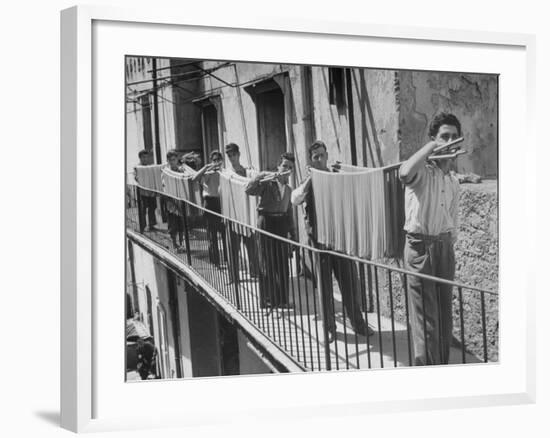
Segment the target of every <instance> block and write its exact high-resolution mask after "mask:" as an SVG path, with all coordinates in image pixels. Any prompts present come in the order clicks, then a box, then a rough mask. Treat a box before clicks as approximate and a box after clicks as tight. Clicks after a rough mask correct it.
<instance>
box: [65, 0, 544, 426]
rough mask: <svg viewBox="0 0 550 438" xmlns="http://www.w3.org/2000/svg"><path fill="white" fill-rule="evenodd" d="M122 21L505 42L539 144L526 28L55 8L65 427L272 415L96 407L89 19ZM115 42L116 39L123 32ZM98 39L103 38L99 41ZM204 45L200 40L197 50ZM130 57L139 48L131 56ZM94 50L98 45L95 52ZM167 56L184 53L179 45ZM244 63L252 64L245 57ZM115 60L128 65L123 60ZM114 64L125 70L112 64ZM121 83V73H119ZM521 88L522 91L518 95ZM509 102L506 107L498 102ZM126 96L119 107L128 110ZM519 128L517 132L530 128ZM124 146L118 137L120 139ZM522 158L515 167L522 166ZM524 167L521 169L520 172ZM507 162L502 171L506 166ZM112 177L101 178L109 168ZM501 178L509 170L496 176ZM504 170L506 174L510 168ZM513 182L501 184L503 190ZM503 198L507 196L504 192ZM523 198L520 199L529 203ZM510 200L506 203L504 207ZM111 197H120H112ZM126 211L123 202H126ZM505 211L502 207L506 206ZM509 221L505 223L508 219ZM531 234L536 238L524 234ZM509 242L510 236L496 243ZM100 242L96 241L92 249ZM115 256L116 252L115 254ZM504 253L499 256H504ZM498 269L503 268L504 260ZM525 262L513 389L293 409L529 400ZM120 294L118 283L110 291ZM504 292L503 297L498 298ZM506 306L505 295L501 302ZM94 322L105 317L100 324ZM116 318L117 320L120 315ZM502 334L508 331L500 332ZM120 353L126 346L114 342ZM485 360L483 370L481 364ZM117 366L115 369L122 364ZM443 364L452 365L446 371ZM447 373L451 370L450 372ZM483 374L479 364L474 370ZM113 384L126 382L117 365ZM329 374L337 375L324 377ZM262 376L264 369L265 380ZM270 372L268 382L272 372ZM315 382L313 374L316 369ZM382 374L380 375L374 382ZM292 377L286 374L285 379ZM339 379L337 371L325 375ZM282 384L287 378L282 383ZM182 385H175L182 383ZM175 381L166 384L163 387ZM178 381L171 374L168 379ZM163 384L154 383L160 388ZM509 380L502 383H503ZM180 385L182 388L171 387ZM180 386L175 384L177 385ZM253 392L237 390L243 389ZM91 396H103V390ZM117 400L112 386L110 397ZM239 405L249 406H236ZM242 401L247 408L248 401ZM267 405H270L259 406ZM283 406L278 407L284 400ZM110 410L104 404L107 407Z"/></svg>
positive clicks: (413, 40)
mask: <svg viewBox="0 0 550 438" xmlns="http://www.w3.org/2000/svg"><path fill="white" fill-rule="evenodd" d="M101 22H104V23H111V24H112V23H117V24H118V25H123V24H124V23H127V24H128V23H129V24H131V25H132V26H150V27H152V28H154V29H153V31H155V32H161V30H163V29H167V28H169V29H174V27H177V26H182V27H185V28H186V29H191V30H192V29H196V30H200V31H201V32H203V33H204V32H206V33H208V32H228V29H232V30H234V31H235V30H236V31H238V33H239V34H245V35H246V34H247V33H253V34H254V35H262V33H269V32H271V33H273V32H276V33H277V35H279V36H275V38H280V37H283V36H291V35H294V36H297V37H299V36H300V35H301V36H304V35H325V36H335V37H336V36H337V37H348V38H350V41H351V40H353V41H361V40H362V39H364V40H369V41H378V40H379V41H385V42H386V43H387V44H398V43H399V42H407V43H408V44H411V45H414V44H426V43H432V44H437V45H445V44H447V43H449V44H457V45H463V46H464V47H465V48H466V49H468V48H473V47H478V46H483V47H485V48H487V50H489V51H490V50H491V49H493V50H495V51H497V50H498V51H503V50H506V49H510V51H513V52H516V51H517V52H520V53H521V54H522V56H521V59H524V61H525V62H524V63H522V64H521V66H520V67H518V68H521V69H523V70H524V71H523V73H522V74H523V75H524V76H522V77H525V79H526V85H525V93H523V98H524V100H523V101H522V103H521V104H522V105H524V108H523V106H522V105H520V106H521V107H522V109H524V111H523V110H520V111H521V113H522V114H523V115H524V117H525V118H524V119H522V120H521V123H525V132H526V133H527V135H526V136H525V135H524V136H523V139H525V148H526V155H527V154H528V153H530V152H532V153H534V150H535V140H534V134H533V128H532V123H534V122H533V120H534V64H535V61H534V47H535V38H534V36H532V35H525V34H507V33H491V32H484V31H459V30H450V29H428V28H416V27H403V26H387V25H372V24H365V23H361V22H355V23H340V22H330V21H323V22H320V21H314V20H311V21H309V20H304V19H301V20H297V19H294V18H292V17H288V18H284V19H283V18H275V17H265V16H264V17H254V16H250V15H247V14H242V16H241V18H240V19H235V18H232V19H231V20H230V21H228V20H227V19H226V18H225V17H223V16H220V15H216V14H215V13H214V14H209V15H204V16H198V15H192V14H191V15H190V14H188V13H187V12H186V11H183V10H162V9H157V8H155V9H150V10H133V9H121V8H111V7H104V6H101V7H95V6H78V7H73V8H70V9H67V10H64V11H62V13H61V55H62V56H61V88H62V93H61V110H62V130H61V150H62V155H61V187H62V192H61V231H62V232H61V235H62V237H61V267H62V268H61V318H62V319H61V426H62V427H64V428H66V429H69V430H72V431H75V432H84V431H101V430H112V429H121V428H130V427H132V428H136V427H138V428H142V427H143V428H146V427H163V426H175V425H178V426H179V425H181V426H184V425H189V424H203V423H206V422H207V421H210V420H211V418H212V413H213V412H216V413H217V415H216V421H218V422H224V421H229V418H230V417H231V419H232V420H233V421H235V418H243V419H244V418H246V417H247V416H256V417H257V418H258V417H260V418H261V417H262V415H265V417H266V418H268V416H269V412H268V410H264V411H262V410H261V409H259V410H256V411H253V410H252V411H250V410H249V411H248V413H244V410H243V411H240V410H239V409H236V410H235V411H229V412H227V413H225V414H224V413H222V412H221V411H219V410H217V409H218V408H217V407H216V406H215V405H214V406H212V405H210V404H206V403H202V404H201V402H198V403H196V404H197V406H196V409H197V411H196V412H195V413H194V414H193V415H182V412H181V410H179V411H178V409H175V410H173V411H171V412H163V411H162V407H161V406H159V407H158V409H159V411H160V412H151V415H150V416H149V417H144V416H140V415H137V414H136V415H135V418H132V416H129V415H127V414H122V413H121V414H120V415H116V414H113V413H112V412H110V411H109V414H106V415H103V414H102V413H101V412H102V410H103V408H102V405H101V402H100V400H101V397H103V400H104V395H103V394H104V392H105V391H104V390H103V389H98V388H100V387H101V384H102V383H101V382H102V371H101V370H102V369H104V367H106V366H108V363H106V360H105V355H103V356H102V355H101V354H97V353H98V351H99V350H100V349H101V348H102V346H101V345H98V342H100V340H101V339H102V335H101V330H100V329H99V328H98V326H97V325H98V324H99V322H98V320H97V312H98V309H99V308H100V307H101V306H102V305H104V301H101V300H99V301H98V298H97V290H98V289H97V288H98V285H101V284H103V283H102V280H101V279H100V278H99V277H98V275H103V274H101V272H102V271H101V269H99V271H98V267H99V266H100V265H101V261H100V260H99V259H98V254H99V252H98V251H101V249H100V248H101V247H102V246H101V245H99V244H98V241H97V233H98V222H100V219H101V218H99V217H98V215H99V214H101V213H99V212H100V211H105V209H103V210H102V209H101V208H99V209H98V206H99V205H100V204H101V203H102V202H103V200H102V199H101V198H100V194H101V192H102V191H101V190H97V187H98V186H97V184H98V178H100V177H99V176H98V166H99V164H98V163H99V162H98V159H97V156H96V155H95V153H94V138H97V136H98V132H97V131H96V129H97V127H96V126H95V125H94V124H95V123H96V121H97V119H98V113H97V110H98V109H97V108H96V107H95V105H96V104H97V102H98V100H97V99H98V97H97V96H96V94H95V93H96V90H95V88H96V86H97V84H98V81H101V80H102V79H101V78H100V77H98V76H99V74H98V73H99V70H98V66H97V65H95V64H94V62H95V61H96V60H97V59H98V58H97V57H98V52H97V51H98V50H101V47H103V46H101V37H100V36H98V33H97V32H96V28H94V26H95V25H96V24H97V23H101ZM121 38H122V37H121ZM98 41H99V46H98V44H97V43H98ZM198 49H200V48H195V50H198ZM131 54H137V53H131ZM100 55H101V53H99V56H100ZM149 55H152V56H157V55H159V56H163V55H164V56H167V55H166V54H165V53H161V50H159V51H158V53H149ZM173 56H179V54H176V53H174V54H173ZM248 60H254V59H252V58H250V59H248ZM120 62H121V65H122V64H123V61H122V60H121V61H120ZM119 67H120V66H119ZM384 67H394V65H391V66H390V65H384ZM119 79H120V81H122V82H121V83H123V80H124V79H123V77H120V78H119ZM520 94H521V93H520ZM505 104H506V102H504V103H502V105H505ZM123 108H124V107H123V105H122V101H121V104H120V107H119V108H118V109H119V110H120V112H121V118H123V116H122V115H123ZM525 132H524V134H525ZM120 147H121V148H124V145H123V144H120ZM520 164H521V163H520ZM519 168H520V171H521V172H524V173H525V178H524V179H525V181H524V182H523V183H522V185H521V187H519V188H518V189H517V190H518V193H519V195H520V196H522V195H525V196H526V197H527V199H529V196H532V199H533V200H534V187H535V180H536V175H535V173H534V171H532V172H531V173H529V174H527V171H526V168H523V167H522V166H519ZM521 169H522V170H521ZM504 170H505V167H504ZM106 175H107V176H106ZM501 175H502V178H504V180H503V181H504V182H505V181H506V180H505V178H506V174H505V173H502V174H501ZM508 177H509V176H508ZM101 178H102V179H105V178H111V179H115V180H116V179H117V178H118V176H113V175H110V176H109V173H108V172H107V173H106V174H103V173H102V176H101ZM508 188H509V185H508V184H506V183H503V184H501V190H503V191H504V190H508ZM504 196H506V195H504ZM526 202H527V200H526ZM505 204H506V203H505ZM115 205H116V204H115ZM121 208H122V207H121ZM502 213H504V214H506V211H504V212H503V211H502V210H501V214H502ZM516 214H517V215H520V216H521V215H522V214H523V215H525V214H526V213H525V212H521V211H519V212H516ZM524 219H525V217H517V218H516V219H515V220H517V221H521V220H524ZM527 222H528V223H533V224H534V219H533V218H531V219H529V218H527ZM512 225H513V224H510V226H512ZM510 226H507V227H503V229H502V231H501V238H503V239H506V234H505V233H506V230H507V229H509V228H510ZM529 239H534V236H531V237H530V238H529ZM529 239H526V242H525V243H524V244H525V246H526V247H529V245H531V244H532V241H530V240H529ZM503 242H504V243H506V240H504V241H503ZM98 248H99V249H98ZM504 248H506V251H511V249H510V246H508V245H504ZM120 257H121V258H123V255H122V253H121V254H120ZM504 261H505V260H503V262H504ZM501 269H502V268H501ZM531 269H533V268H532V267H530V266H528V264H527V263H525V264H521V265H520V266H519V268H518V269H517V272H516V274H515V275H516V276H517V281H518V282H519V283H518V284H520V285H521V286H522V287H521V291H522V294H521V295H519V297H517V299H518V302H519V309H520V310H525V312H521V315H520V316H519V318H520V323H519V324H517V330H518V331H519V332H520V333H518V336H519V337H521V339H523V342H524V345H525V349H520V350H518V353H517V354H518V355H520V356H521V361H520V362H521V364H520V365H519V367H518V368H517V369H516V371H514V373H517V375H516V374H514V376H515V377H514V378H515V380H514V383H515V386H514V387H513V388H512V387H510V388H504V387H503V389H502V391H500V390H498V388H496V387H495V389H494V391H492V392H484V393H481V394H479V393H478V394H474V393H464V394H463V395H461V396H457V395H456V393H455V394H451V393H449V394H448V395H447V394H445V391H443V392H442V393H440V394H439V395H438V396H435V395H434V396H431V397H425V398H418V397H415V396H414V395H410V394H408V395H406V396H403V397H402V398H399V397H393V396H392V397H389V398H386V399H384V398H382V397H379V398H378V399H376V400H374V399H370V400H367V399H361V398H360V397H357V398H354V399H350V400H349V402H347V403H341V402H339V401H334V400H332V401H330V400H328V399H327V398H326V397H325V399H322V400H319V399H317V402H316V403H313V402H311V401H309V402H308V401H306V400H302V401H301V403H300V404H299V406H297V405H296V406H292V412H293V416H294V417H303V418H305V417H311V416H312V415H328V414H329V413H330V414H331V415H340V414H342V413H343V412H344V411H345V412H346V413H347V414H348V415H349V414H350V413H352V414H354V415H362V414H363V413H365V412H388V411H401V410H411V409H440V408H456V407H475V406H488V405H503V404H519V403H532V402H534V399H535V370H534V366H535V365H534V364H535V341H534V330H535V309H534V299H533V298H534V293H535V287H534V278H535V277H534V276H532V275H531V276H530V275H529V274H530V273H531V274H532V272H531ZM114 289H115V290H116V287H115V288H114ZM504 298H506V296H504ZM504 302H505V304H504V305H506V301H505V300H504ZM506 315H507V314H506V312H503V314H502V318H506ZM101 324H106V323H105V322H103V321H102V322H101ZM120 324H121V326H122V318H121V321H120ZM508 334H509V332H507V330H506V329H505V328H503V336H506V335H508ZM120 348H121V349H122V348H123V346H122V345H121V346H120ZM509 360H510V358H509V357H507V356H506V355H504V356H503V358H502V360H501V362H500V363H499V364H498V365H495V366H494V368H493V370H494V372H495V373H496V372H497V371H498V370H499V369H500V368H497V367H502V368H503V369H504V368H505V367H506V365H507V363H508V362H507V361H509ZM479 369H480V368H478V370H479ZM119 371H120V370H119ZM410 372H415V378H418V379H419V380H422V379H426V378H427V377H426V376H427V374H426V373H428V374H429V375H434V374H439V373H441V372H442V370H441V368H439V369H435V368H431V369H425V370H418V369H416V370H414V371H411V370H407V369H402V370H399V375H398V376H397V377H396V378H399V376H401V377H403V376H405V375H406V374H407V373H410ZM445 372H447V371H445ZM448 372H453V373H454V372H458V371H456V370H454V371H453V370H451V371H448ZM476 372H479V371H474V373H476ZM119 374H120V380H121V382H122V383H123V380H124V378H123V375H122V373H121V372H119ZM289 377H290V379H292V384H293V385H297V384H298V385H301V384H308V385H316V384H318V382H319V381H318V380H313V379H314V378H313V377H312V378H311V379H310V378H308V382H307V383H303V382H302V381H303V380H304V379H303V377H299V378H300V379H301V381H300V382H298V376H289ZM330 377H333V376H330ZM337 377H338V378H339V379H340V381H341V383H342V384H344V385H351V384H354V383H353V382H354V381H356V380H357V379H359V378H360V374H359V373H347V374H345V375H344V374H341V375H340V376H337ZM260 378H262V377H260ZM320 378H322V379H324V380H323V381H324V382H326V384H327V385H330V384H331V383H329V380H328V379H329V377H328V376H327V377H322V376H321V377H320ZM254 379H257V377H254V378H246V379H245V378H241V379H240V382H239V381H237V383H235V381H234V380H235V379H234V380H233V381H227V382H229V383H228V385H225V382H222V383H215V382H214V380H215V379H203V380H200V379H198V380H197V381H193V382H190V381H188V382H186V383H187V385H188V386H187V388H186V390H188V391H205V392H206V393H208V392H209V391H213V390H214V389H213V388H214V386H213V385H214V383H215V384H216V386H217V387H218V388H220V387H223V388H224V390H225V389H227V390H231V388H234V386H232V385H235V384H239V385H242V386H243V387H244V386H246V385H248V384H249V383H250V382H253V381H254ZM270 379H272V378H271V377H270ZM315 379H317V377H315ZM380 379H381V380H383V379H382V377H381V378H380ZM286 380H288V379H286ZM332 380H334V379H332ZM277 382H278V383H282V382H284V381H283V380H280V379H279V380H278V381H277ZM180 383H181V382H177V384H178V385H179V384H180ZM170 384H171V383H170V382H168V383H167V384H166V383H165V385H164V388H163V390H164V389H166V385H170ZM173 384H174V385H176V382H173ZM157 385H158V384H157ZM503 385H504V384H503ZM133 388H134V389H133V390H132V391H133V394H134V395H135V394H136V392H139V391H145V390H147V389H148V388H146V387H145V386H144V385H133ZM177 388H179V389H180V390H181V386H178V387H177ZM177 388H176V389H175V391H177V390H178V389H177ZM247 391H248V389H244V390H243V393H244V394H247ZM98 394H102V395H101V397H99V398H98ZM113 396H114V393H113ZM243 403H244V402H243ZM243 409H244V408H243ZM266 409H267V408H266ZM282 409H284V407H282ZM105 412H107V410H106V411H105Z"/></svg>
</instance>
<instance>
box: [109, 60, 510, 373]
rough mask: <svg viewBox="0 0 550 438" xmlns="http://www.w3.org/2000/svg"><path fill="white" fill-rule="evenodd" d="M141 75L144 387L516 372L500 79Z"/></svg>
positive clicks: (195, 64) (134, 246)
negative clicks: (510, 366) (502, 265)
mask: <svg viewBox="0 0 550 438" xmlns="http://www.w3.org/2000/svg"><path fill="white" fill-rule="evenodd" d="M124 64H125V89H124V96H125V103H124V108H125V110H126V119H125V143H126V144H125V154H126V168H125V169H124V171H125V187H124V190H125V205H124V208H125V218H126V222H125V230H124V233H125V235H126V254H125V257H126V272H125V283H126V284H125V291H124V294H125V295H124V300H125V309H126V315H124V320H125V339H124V342H125V345H126V347H125V351H126V365H125V367H126V369H125V376H126V381H127V382H130V381H142V380H154V379H187V378H193V377H215V376H229V375H251V374H268V373H308V372H334V371H342V372H343V371H349V370H355V371H357V370H362V371H363V370H364V371H365V372H371V370H380V369H385V368H396V367H412V368H414V367H422V366H443V365H455V366H484V364H491V363H493V364H494V363H498V362H499V359H500V357H499V295H498V293H499V290H498V289H499V287H498V286H499V278H498V272H499V214H498V213H499V204H498V188H499V184H498V177H499V174H498V168H499V166H498V154H499V113H498V109H499V76H498V75H497V74H487V73H476V72H459V71H456V72H448V71H445V72H443V71H428V70H425V71H423V70H395V69H387V68H384V67H383V66H372V67H356V66H336V65H335V66H332V65H297V64H272V63H259V62H248V61H233V60H210V59H182V58H165V57H153V56H151V57H145V56H131V55H127V56H126V57H125V59H124ZM121 104H122V103H121ZM121 172H122V169H121ZM120 189H121V190H122V187H121V188H120ZM121 208H122V206H121ZM121 298H122V297H121ZM122 317H123V316H122V315H121V323H122ZM411 377H412V375H411Z"/></svg>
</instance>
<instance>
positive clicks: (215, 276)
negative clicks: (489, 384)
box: [126, 185, 498, 371]
mask: <svg viewBox="0 0 550 438" xmlns="http://www.w3.org/2000/svg"><path fill="white" fill-rule="evenodd" d="M139 190H140V189H139V188H138V187H137V186H135V185H128V186H127V200H126V201H127V210H126V226H127V236H128V238H129V239H131V240H133V241H135V242H138V243H139V244H141V245H145V246H147V247H148V248H150V249H151V250H152V251H154V252H155V254H157V255H158V256H162V257H166V258H167V259H169V260H170V263H172V264H173V266H174V268H175V269H179V270H180V271H181V274H182V275H183V276H186V277H190V278H192V279H193V281H194V282H195V283H196V284H198V285H199V286H201V288H202V290H203V293H204V294H205V295H208V296H209V298H210V299H211V300H212V301H213V302H215V303H216V305H217V306H218V307H219V308H221V309H223V311H224V312H225V313H226V314H227V315H228V317H230V318H233V319H235V318H238V319H239V321H242V322H241V326H242V327H244V328H245V330H246V327H248V331H249V332H250V333H251V336H257V337H262V341H261V342H260V344H261V345H262V346H263V347H262V348H264V349H266V350H268V352H269V351H270V352H271V355H273V354H275V355H277V354H278V355H284V356H286V358H287V359H288V363H290V364H293V365H294V366H293V367H286V371H289V370H290V371H295V370H302V371H325V370H346V369H371V368H388V367H403V366H413V365H414V357H413V354H412V335H411V332H410V329H409V322H410V312H409V308H408V300H407V294H408V293H409V291H408V284H409V282H410V279H411V278H412V277H415V276H416V277H420V278H422V279H424V280H429V281H432V282H435V283H447V284H450V285H452V290H453V292H452V293H453V343H452V347H451V352H450V357H449V363H451V364H465V363H481V362H494V361H496V360H498V294H497V293H496V292H493V291H489V290H484V289H480V288H476V287H473V286H468V285H465V284H460V283H457V282H448V281H446V280H442V279H438V278H435V277H429V276H426V275H421V274H415V273H411V272H409V271H406V270H404V269H402V268H401V267H400V266H399V265H398V263H397V262H396V261H392V260H387V261H385V263H377V262H373V261H368V260H362V259H358V258H355V257H350V256H346V255H343V254H339V253H334V252H331V251H324V250H319V249H316V248H313V247H310V246H307V245H303V244H299V243H297V242H293V241H290V240H287V239H283V238H280V237H278V236H275V235H272V234H270V233H267V232H265V231H263V230H259V229H255V228H251V227H248V226H247V225H245V224H242V223H238V222H236V221H233V220H231V219H229V218H227V217H224V216H221V215H217V214H215V213H212V212H208V211H206V210H205V209H204V208H202V207H201V206H198V205H196V204H192V203H190V202H188V201H183V200H174V199H172V198H170V197H168V196H167V195H166V194H164V193H156V196H155V198H156V201H155V202H156V205H157V206H158V208H157V209H156V214H157V224H158V225H157V226H156V229H154V230H148V229H147V228H144V227H143V226H140V223H141V225H143V218H141V220H140V208H139V197H140V193H139ZM169 203H171V205H172V207H173V206H177V208H178V210H179V212H178V215H179V217H180V218H181V220H182V222H183V232H182V235H181V247H179V241H178V240H179V237H180V236H175V237H176V246H174V242H173V240H172V238H171V236H170V235H169V233H168V230H167V225H166V223H165V221H163V220H162V219H163V216H164V215H165V212H166V205H167V204H169ZM207 215H210V217H215V218H217V223H219V227H218V229H217V231H216V232H215V233H212V229H211V228H210V229H209V227H208V224H207V220H206V218H207ZM260 245H262V248H264V249H266V248H267V250H268V251H271V253H270V255H269V256H266V254H260V252H259V250H258V249H259V247H260ZM248 254H252V257H248ZM327 257H330V258H331V260H332V261H333V262H334V261H335V260H336V261H341V262H345V263H347V264H348V265H349V266H351V267H352V268H353V269H352V271H351V272H355V273H356V274H357V275H356V279H355V284H356V287H355V288H354V291H353V293H355V294H356V300H352V305H351V308H350V305H349V304H348V306H346V305H344V297H343V296H342V293H341V291H340V289H339V285H338V282H337V281H336V280H335V279H333V278H332V276H331V280H330V281H332V290H333V294H332V296H331V297H329V298H328V299H330V300H331V303H330V304H331V305H329V306H327V305H326V304H325V305H322V304H321V303H322V302H323V300H325V301H324V302H325V303H326V302H327V301H326V300H327V294H326V293H325V294H324V293H323V291H324V290H325V289H326V288H327V284H323V278H324V279H326V278H327V277H326V275H325V276H323V275H321V272H320V269H321V268H320V266H321V264H322V262H321V261H322V260H327ZM286 260H288V265H287V267H286V269H287V270H288V277H289V283H288V287H287V290H288V302H287V305H286V306H285V307H284V308H282V309H274V310H272V309H271V308H270V307H262V305H261V304H262V301H265V300H266V298H267V300H268V301H269V300H271V301H277V300H278V299H280V293H281V291H280V290H278V289H280V285H281V281H282V280H281V279H280V278H279V277H278V274H277V273H280V272H282V270H284V269H285V267H284V266H283V265H284V264H286ZM337 264H338V263H337ZM338 266H340V265H339V264H338ZM342 266H344V265H343V264H342ZM258 270H260V272H255V271H258ZM260 277H261V278H263V292H262V290H261V289H262V285H261V284H260ZM266 289H267V290H268V293H267V297H266ZM278 297H279V298H278ZM323 297H324V298H323ZM354 302H355V303H360V309H359V311H360V312H361V315H362V316H363V317H364V318H365V320H366V322H367V324H368V326H369V327H370V328H371V329H372V330H373V334H372V335H371V336H369V337H367V336H365V335H361V334H358V333H356V332H355V331H354V329H353V328H352V326H351V321H350V318H349V317H348V316H349V313H350V311H351V312H353V313H355V312H356V310H357V309H355V308H354V307H353V303H354ZM327 309H330V314H326V313H327ZM327 321H334V325H335V327H336V330H335V337H334V340H332V339H330V338H331V336H330V333H329V330H328V328H327V324H326V322H327ZM283 368H285V367H283Z"/></svg>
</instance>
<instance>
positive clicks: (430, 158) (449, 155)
mask: <svg viewBox="0 0 550 438" xmlns="http://www.w3.org/2000/svg"><path fill="white" fill-rule="evenodd" d="M465 153H466V151H462V150H457V151H456V152H455V153H453V154H445V155H430V156H429V157H428V160H444V159H447V158H456V157H458V156H459V155H462V154H465Z"/></svg>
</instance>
